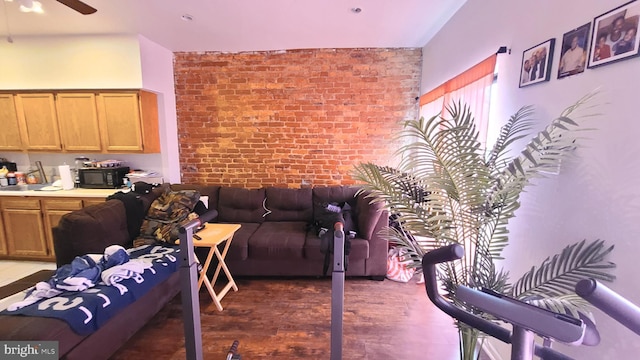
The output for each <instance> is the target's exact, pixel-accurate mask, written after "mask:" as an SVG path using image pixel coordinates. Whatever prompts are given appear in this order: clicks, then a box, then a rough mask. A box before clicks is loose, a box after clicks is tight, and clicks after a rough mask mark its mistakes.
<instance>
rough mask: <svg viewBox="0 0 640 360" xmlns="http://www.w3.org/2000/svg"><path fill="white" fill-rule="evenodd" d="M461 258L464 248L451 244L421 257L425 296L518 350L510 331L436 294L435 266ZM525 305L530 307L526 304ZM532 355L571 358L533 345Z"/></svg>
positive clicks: (457, 316)
mask: <svg viewBox="0 0 640 360" xmlns="http://www.w3.org/2000/svg"><path fill="white" fill-rule="evenodd" d="M463 256H464V248H463V247H462V246H461V245H459V244H453V245H448V246H444V247H441V248H438V249H435V250H432V251H430V252H428V253H426V254H425V255H424V256H423V257H422V270H423V272H424V280H425V287H426V291H427V296H428V297H429V299H430V300H431V301H432V302H433V303H434V304H435V305H436V306H437V307H438V308H439V309H440V310H442V311H444V312H445V313H446V314H448V315H450V316H451V317H453V318H455V319H457V320H459V321H461V322H463V323H465V324H467V325H469V326H472V327H474V328H476V329H478V330H480V331H482V332H483V333H485V334H487V335H489V336H492V337H494V338H496V339H498V340H500V341H502V342H504V343H507V344H514V346H516V345H518V348H520V346H519V344H515V341H514V338H513V335H512V333H511V331H509V330H508V329H505V328H503V327H501V326H499V325H498V324H495V323H493V322H491V321H489V320H486V319H483V318H481V317H480V316H477V315H474V314H472V313H469V312H467V311H465V310H463V309H461V308H459V307H457V306H455V305H453V304H452V303H450V302H449V301H447V300H446V299H445V298H444V297H443V296H442V295H440V293H439V292H438V283H437V276H436V264H438V263H442V262H447V261H453V260H458V259H461V258H462V257H463ZM526 305H527V306H531V305H528V304H526ZM507 321H508V320H507ZM514 329H515V326H514ZM534 353H535V355H537V356H539V357H540V358H542V359H548V360H551V359H554V360H570V359H571V357H568V356H566V355H564V354H561V353H559V352H557V351H555V350H553V349H551V348H548V347H543V346H540V345H538V344H534Z"/></svg>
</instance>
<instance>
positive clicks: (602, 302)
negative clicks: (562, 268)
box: [576, 279, 640, 335]
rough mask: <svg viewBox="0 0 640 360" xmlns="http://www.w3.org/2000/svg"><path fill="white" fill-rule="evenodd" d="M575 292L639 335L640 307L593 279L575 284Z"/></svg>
mask: <svg viewBox="0 0 640 360" xmlns="http://www.w3.org/2000/svg"><path fill="white" fill-rule="evenodd" d="M576 294H578V295H580V296H581V297H582V298H584V299H585V300H587V301H588V302H590V303H591V304H592V305H593V306H595V307H597V308H598V309H600V310H602V311H603V312H604V313H605V314H607V315H609V316H611V317H612V318H613V319H615V320H616V321H618V322H619V323H620V324H622V325H624V326H626V327H627V328H628V329H629V330H631V331H633V332H635V333H636V334H638V335H640V308H639V307H638V306H636V305H634V304H633V303H632V302H630V301H629V300H627V299H626V298H624V297H622V296H621V295H620V294H618V293H616V292H615V291H613V290H611V289H609V288H608V287H606V286H604V285H602V284H601V283H600V282H598V281H597V280H595V279H584V280H580V281H578V283H577V284H576Z"/></svg>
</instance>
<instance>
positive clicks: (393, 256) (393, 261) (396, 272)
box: [387, 247, 415, 283]
mask: <svg viewBox="0 0 640 360" xmlns="http://www.w3.org/2000/svg"><path fill="white" fill-rule="evenodd" d="M406 253H407V250H406V249H404V248H400V247H392V248H391V249H389V254H388V255H387V279H389V280H393V281H398V282H403V283H406V282H409V280H411V278H412V277H413V274H414V273H415V269H414V268H410V267H408V266H407V264H408V263H409V262H410V261H409V260H402V257H403V255H404V254H406Z"/></svg>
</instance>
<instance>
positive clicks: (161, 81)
mask: <svg viewBox="0 0 640 360" xmlns="http://www.w3.org/2000/svg"><path fill="white" fill-rule="evenodd" d="M139 39H140V60H141V65H142V87H143V88H145V89H147V90H152V91H154V92H156V93H157V94H158V121H159V122H160V124H161V126H160V144H161V153H162V171H161V173H162V174H163V175H164V177H165V181H168V182H171V183H179V182H180V158H179V155H178V153H179V150H178V117H177V113H176V92H175V81H174V78H173V52H171V51H170V50H168V49H165V48H163V47H162V46H160V45H158V44H156V43H154V42H152V41H150V40H149V39H147V38H145V37H144V36H139Z"/></svg>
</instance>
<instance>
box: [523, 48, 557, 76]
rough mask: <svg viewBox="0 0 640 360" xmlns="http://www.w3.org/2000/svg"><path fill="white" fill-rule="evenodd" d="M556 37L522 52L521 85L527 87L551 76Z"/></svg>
mask: <svg viewBox="0 0 640 360" xmlns="http://www.w3.org/2000/svg"><path fill="white" fill-rule="evenodd" d="M555 44H556V39H549V40H547V41H545V42H543V43H541V44H538V45H536V46H534V47H532V48H529V49H527V50H525V51H524V52H523V53H522V67H521V69H520V87H525V86H529V85H533V84H537V83H541V82H544V81H549V79H550V78H551V60H552V59H553V47H554V46H555Z"/></svg>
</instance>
